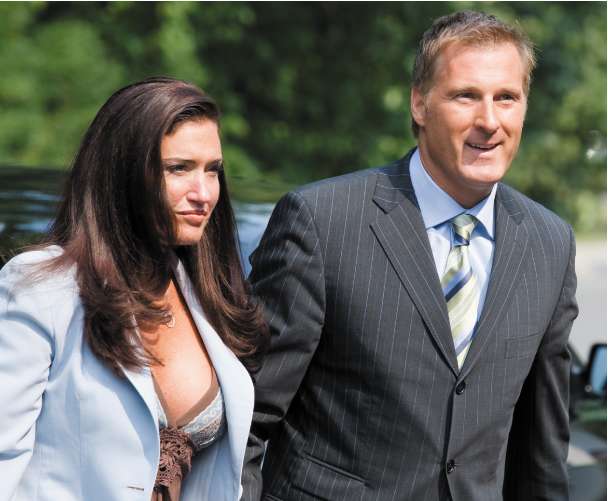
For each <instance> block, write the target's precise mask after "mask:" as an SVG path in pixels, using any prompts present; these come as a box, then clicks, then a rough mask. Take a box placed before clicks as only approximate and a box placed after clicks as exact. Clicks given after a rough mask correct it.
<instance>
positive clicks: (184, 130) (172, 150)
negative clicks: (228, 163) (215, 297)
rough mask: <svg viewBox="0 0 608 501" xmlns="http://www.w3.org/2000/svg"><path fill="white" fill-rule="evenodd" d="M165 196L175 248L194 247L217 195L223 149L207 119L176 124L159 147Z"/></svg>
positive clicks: (209, 215)
mask: <svg viewBox="0 0 608 501" xmlns="http://www.w3.org/2000/svg"><path fill="white" fill-rule="evenodd" d="M160 150H161V159H162V165H163V170H164V175H165V187H166V195H167V200H168V203H169V207H170V209H171V211H172V213H173V216H174V218H175V225H176V226H175V227H176V231H177V244H178V245H195V244H196V243H198V242H199V241H200V239H201V238H202V236H203V230H204V229H205V226H206V225H207V222H208V221H209V218H210V217H211V213H212V212H213V209H214V208H215V205H216V204H217V200H218V198H219V195H220V184H219V177H218V176H219V172H220V170H222V168H223V165H222V146H221V143H220V136H219V131H218V128H217V124H216V123H215V122H213V121H212V120H209V119H200V120H188V121H186V122H183V123H180V124H178V125H177V126H176V127H175V129H174V130H173V132H172V133H171V134H167V135H166V136H165V137H164V138H163V140H162V142H161V145H160Z"/></svg>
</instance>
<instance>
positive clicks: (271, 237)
mask: <svg viewBox="0 0 608 501" xmlns="http://www.w3.org/2000/svg"><path fill="white" fill-rule="evenodd" d="M251 264H252V272H251V276H250V279H251V282H252V285H253V288H254V291H255V293H256V294H257V296H258V298H259V299H260V300H261V301H262V303H263V304H264V305H265V312H266V319H267V321H268V323H269V327H270V333H271V344H270V349H269V351H268V353H267V355H266V358H265V360H264V364H263V367H262V369H261V370H260V372H259V373H258V374H257V375H256V377H255V385H256V388H255V391H256V402H255V410H254V416H253V424H252V430H251V434H250V437H249V444H248V449H247V454H246V457H245V463H246V464H245V469H244V473H243V499H245V500H254V499H255V500H257V499H260V497H261V495H262V476H261V470H260V465H261V461H262V457H263V454H264V442H265V441H267V440H272V435H273V433H274V431H275V429H276V427H277V424H278V423H279V422H280V421H281V420H282V419H283V417H284V416H285V414H286V413H287V410H288V408H289V405H290V403H291V400H292V398H293V397H294V395H295V393H296V391H297V390H298V387H299V386H300V383H301V381H302V379H303V378H304V375H305V373H306V370H307V368H308V365H309V364H310V361H311V359H312V357H313V355H314V353H315V350H316V348H317V345H318V343H319V339H320V336H321V330H322V327H323V321H324V311H325V286H324V274H323V273H324V272H323V262H322V258H321V249H320V242H319V238H318V233H317V228H316V227H315V222H314V220H313V211H311V209H310V208H309V206H308V205H307V203H306V202H305V200H304V199H303V198H302V196H301V195H299V194H297V193H289V194H287V195H286V196H285V197H284V198H283V199H281V200H280V201H279V203H278V204H277V206H276V208H275V210H274V212H273V214H272V217H271V219H270V222H269V224H268V228H267V229H266V232H265V234H264V236H263V238H262V241H261V243H260V246H259V247H258V249H257V250H256V251H255V252H254V253H253V254H252V256H251Z"/></svg>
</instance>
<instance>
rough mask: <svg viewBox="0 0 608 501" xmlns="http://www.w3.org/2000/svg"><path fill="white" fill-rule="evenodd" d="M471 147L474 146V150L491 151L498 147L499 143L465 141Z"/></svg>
mask: <svg viewBox="0 0 608 501" xmlns="http://www.w3.org/2000/svg"><path fill="white" fill-rule="evenodd" d="M465 144H466V145H467V146H468V147H469V148H472V149H474V150H478V151H490V150H493V149H494V148H496V147H497V146H498V145H499V143H488V144H485V143H470V142H466V143H465Z"/></svg>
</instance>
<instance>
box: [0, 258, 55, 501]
mask: <svg viewBox="0 0 608 501" xmlns="http://www.w3.org/2000/svg"><path fill="white" fill-rule="evenodd" d="M19 268H20V266H19V265H18V264H17V263H16V262H15V260H13V261H12V262H10V263H9V264H7V265H6V267H5V268H4V269H3V270H2V271H1V272H0V478H2V490H1V491H0V500H5V499H7V500H8V499H11V497H12V495H13V493H14V491H15V489H16V488H17V485H18V484H19V482H20V480H21V477H22V476H23V473H24V471H25V469H26V467H27V465H28V463H29V461H30V458H31V456H32V451H33V448H34V440H35V435H36V420H37V418H38V415H39V414H40V410H41V408H42V394H43V392H44V389H45V387H46V383H47V379H48V374H49V367H50V365H51V360H52V341H51V330H50V329H49V328H48V325H49V322H48V318H49V317H50V313H51V312H50V311H47V312H45V311H41V308H40V298H39V297H38V295H37V294H36V293H34V292H33V290H32V288H31V287H29V286H28V285H27V283H26V284H25V285H24V284H23V283H22V282H23V280H21V279H22V273H19V271H18V270H19Z"/></svg>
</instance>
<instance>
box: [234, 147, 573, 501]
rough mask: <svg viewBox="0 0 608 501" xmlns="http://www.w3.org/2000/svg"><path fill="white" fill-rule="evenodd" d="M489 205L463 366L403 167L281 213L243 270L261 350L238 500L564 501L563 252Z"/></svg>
mask: <svg viewBox="0 0 608 501" xmlns="http://www.w3.org/2000/svg"><path fill="white" fill-rule="evenodd" d="M495 207H496V209H495V211H496V214H495V219H496V234H495V238H496V240H495V244H496V247H495V253H494V263H493V268H492V274H491V277H490V283H489V285H488V291H487V295H486V301H485V303H484V309H483V311H482V313H481V316H480V319H479V322H478V325H477V330H476V335H475V338H474V340H473V342H472V343H471V346H470V349H469V352H468V354H467V357H466V359H465V361H464V364H463V366H462V369H461V370H459V369H458V363H457V358H456V352H455V349H454V343H453V341H452V334H451V329H450V322H449V316H448V311H447V308H446V302H445V299H444V295H443V291H442V288H441V283H440V279H439V277H438V276H437V271H436V268H435V265H434V261H433V257H432V253H431V249H430V245H429V242H428V237H427V235H426V231H425V228H424V224H423V222H422V218H421V216H420V211H419V209H418V206H417V202H416V199H415V196H414V193H413V190H412V187H411V182H410V180H409V174H408V158H405V159H404V160H401V161H398V162H395V163H394V164H392V165H389V166H387V167H383V168H379V169H371V170H367V171H362V172H357V173H354V174H350V175H347V176H342V177H339V178H334V179H330V180H326V181H323V182H319V183H315V184H312V185H309V186H306V187H304V188H301V189H299V190H297V191H295V192H292V193H289V194H287V195H286V196H285V197H284V198H283V199H282V200H281V201H280V202H279V203H278V204H277V207H276V208H275V211H274V212H273V215H272V217H271V220H270V222H269V225H268V228H267V230H266V232H265V234H264V237H263V239H262V242H261V244H260V246H259V248H258V249H257V250H256V251H255V252H254V254H253V255H252V257H251V262H252V265H253V271H252V275H251V277H250V278H251V280H252V283H253V286H254V288H255V291H256V293H257V294H258V295H259V297H260V299H261V300H262V301H263V302H264V304H265V307H266V311H267V318H268V320H269V322H270V328H271V332H272V345H271V349H270V351H269V353H268V355H267V357H266V360H265V362H264V366H263V367H262V369H261V371H260V372H259V373H258V374H257V375H256V376H255V380H256V381H255V382H256V409H255V413H254V423H253V427H252V433H251V435H250V444H249V448H248V453H247V460H248V464H247V466H246V468H245V472H244V476H243V487H244V493H243V499H245V500H254V499H255V500H257V499H265V500H289V501H292V500H295V501H297V500H302V501H308V500H316V499H325V500H331V501H334V500H338V501H339V500H348V501H354V500H365V501H367V500H378V501H385V500H394V501H396V500H414V501H418V500H428V501H431V500H433V501H434V500H444V499H449V498H450V497H451V498H452V499H453V500H454V501H476V500H479V501H482V500H483V501H488V500H498V499H503V496H504V498H505V499H517V500H520V499H523V500H526V499H551V500H560V499H567V476H566V470H565V455H566V449H567V436H568V431H567V430H568V413H567V391H568V352H567V349H566V343H567V337H568V333H569V330H570V325H571V322H572V320H573V318H574V317H575V316H576V311H577V310H576V303H575V301H574V289H575V285H576V282H575V277H574V270H573V258H574V240H573V237H572V233H571V231H570V229H569V228H568V226H567V225H566V224H564V223H563V222H562V221H561V220H559V219H558V218H557V217H556V216H555V215H553V214H552V213H550V212H549V211H547V210H546V209H544V208H542V207H540V206H539V205H537V204H535V203H534V202H532V201H531V200H529V199H527V198H525V197H524V196H522V195H521V194H519V193H517V192H515V191H514V190H512V189H510V188H508V187H507V186H504V185H500V186H499V189H498V192H497V196H496V206H495ZM462 382H464V383H465V384H466V389H465V390H464V391H463V392H461V393H457V392H456V391H455V390H456V388H457V387H458V386H459V385H460V383H462ZM549 410H550V411H549ZM541 416H542V422H541ZM265 440H268V441H269V442H268V450H267V453H266V457H265V460H264V470H263V473H262V472H261V471H260V470H259V465H260V462H261V455H262V453H263V450H264V441H265ZM450 459H453V460H454V461H455V463H456V468H455V470H454V471H453V473H450V474H447V472H446V467H445V465H446V463H447V461H449V460H450ZM514 478H517V480H518V482H513V479H514ZM262 479H263V484H262ZM503 489H504V491H503ZM503 492H504V494H503ZM543 496H544V497H543Z"/></svg>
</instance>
